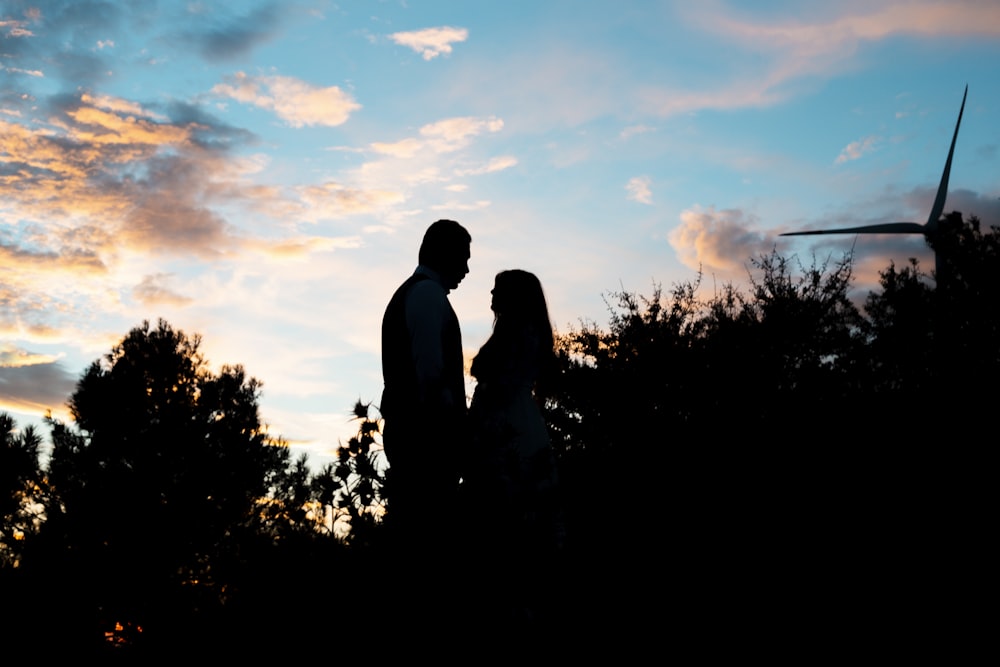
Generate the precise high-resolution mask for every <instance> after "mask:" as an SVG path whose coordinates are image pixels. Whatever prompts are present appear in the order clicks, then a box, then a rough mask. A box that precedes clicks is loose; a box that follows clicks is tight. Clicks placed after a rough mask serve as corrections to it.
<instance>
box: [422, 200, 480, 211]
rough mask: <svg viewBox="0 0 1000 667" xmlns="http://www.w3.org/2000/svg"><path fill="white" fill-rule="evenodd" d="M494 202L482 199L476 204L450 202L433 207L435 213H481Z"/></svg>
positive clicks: (475, 202)
mask: <svg viewBox="0 0 1000 667" xmlns="http://www.w3.org/2000/svg"><path fill="white" fill-rule="evenodd" d="M492 203H493V202H491V201H489V200H488V199H480V200H479V201H474V202H460V201H449V202H445V203H443V204H435V205H434V206H431V210H433V211H481V210H483V209H484V208H489V207H490V206H491V205H492Z"/></svg>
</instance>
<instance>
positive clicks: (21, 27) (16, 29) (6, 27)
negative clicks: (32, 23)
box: [0, 19, 34, 37]
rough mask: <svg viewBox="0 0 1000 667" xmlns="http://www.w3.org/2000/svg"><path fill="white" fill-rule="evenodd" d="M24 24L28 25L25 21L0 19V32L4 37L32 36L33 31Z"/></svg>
mask: <svg viewBox="0 0 1000 667" xmlns="http://www.w3.org/2000/svg"><path fill="white" fill-rule="evenodd" d="M26 25H28V22H27V21H18V20H16V19H0V32H2V33H3V35H4V36H5V37H34V33H32V32H31V30H29V29H28V28H26V27H25V26H26Z"/></svg>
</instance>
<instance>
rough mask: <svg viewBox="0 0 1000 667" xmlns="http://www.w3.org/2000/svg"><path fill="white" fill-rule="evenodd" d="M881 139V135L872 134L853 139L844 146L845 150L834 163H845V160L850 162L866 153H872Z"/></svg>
mask: <svg viewBox="0 0 1000 667" xmlns="http://www.w3.org/2000/svg"><path fill="white" fill-rule="evenodd" d="M881 140H882V138H881V137H877V136H870V137H865V138H864V139H859V140H857V141H852V142H851V143H849V144H847V146H845V147H844V150H842V151H841V152H840V155H838V156H837V159H836V160H834V161H833V163H834V164H843V163H845V162H850V161H851V160H857V159H858V158H859V157H861V156H862V155H864V154H865V153H870V152H872V151H873V150H875V145H876V144H877V143H879V142H880V141H881Z"/></svg>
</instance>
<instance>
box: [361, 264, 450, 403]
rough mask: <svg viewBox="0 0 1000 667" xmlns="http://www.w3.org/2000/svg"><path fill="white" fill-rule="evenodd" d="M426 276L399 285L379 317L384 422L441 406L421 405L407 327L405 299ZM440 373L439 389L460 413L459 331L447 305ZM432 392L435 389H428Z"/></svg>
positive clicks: (442, 329)
mask: <svg viewBox="0 0 1000 667" xmlns="http://www.w3.org/2000/svg"><path fill="white" fill-rule="evenodd" d="M429 279H430V278H429V277H428V276H426V275H423V274H419V273H416V274H414V275H412V276H410V277H409V278H408V279H407V280H406V282H404V283H403V284H402V285H400V287H399V289H397V290H396V292H395V294H393V295H392V299H390V300H389V305H388V306H386V309H385V315H384V316H383V317H382V378H383V380H384V382H385V388H384V390H383V392H382V404H381V405H380V406H379V411H380V412H381V413H382V416H383V417H385V418H386V419H392V418H394V417H399V416H405V415H407V414H411V415H415V414H418V413H420V412H421V411H422V410H426V409H432V410H433V409H436V408H439V407H440V406H435V405H421V403H420V385H419V383H418V381H417V367H416V363H415V361H414V359H413V345H412V342H411V336H410V331H409V329H408V328H407V326H406V300H407V298H408V297H409V293H410V289H411V288H412V287H413V286H414V285H416V284H417V283H418V282H420V281H421V280H429ZM441 358H442V363H443V368H442V370H441V380H440V381H441V384H440V389H444V388H447V389H449V390H450V391H451V393H452V396H454V398H455V401H456V402H457V406H456V407H458V408H459V409H460V410H461V411H462V412H464V408H465V377H464V362H463V358H462V331H461V329H460V328H459V325H458V317H457V316H456V315H455V311H454V310H453V309H452V308H451V304H449V305H448V312H447V313H446V314H445V322H444V323H443V324H442V327H441ZM431 389H432V390H434V389H435V388H433V387H432V388H431Z"/></svg>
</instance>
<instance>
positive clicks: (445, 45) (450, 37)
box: [389, 26, 469, 60]
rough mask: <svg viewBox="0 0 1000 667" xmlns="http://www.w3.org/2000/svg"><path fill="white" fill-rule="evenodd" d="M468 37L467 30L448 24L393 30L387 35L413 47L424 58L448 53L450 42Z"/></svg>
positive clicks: (430, 58) (461, 40)
mask: <svg viewBox="0 0 1000 667" xmlns="http://www.w3.org/2000/svg"><path fill="white" fill-rule="evenodd" d="M468 38H469V31H468V30H466V29H465V28H452V27H450V26H443V27H440V28H426V29H424V30H414V31H411V32H395V33H393V34H391V35H389V39H391V40H392V41H393V42H395V43H396V44H399V45H400V46H406V47H408V48H411V49H413V50H414V51H416V52H417V53H419V54H420V55H421V56H423V59H424V60H433V59H434V58H437V57H438V56H440V55H442V54H444V55H448V54H450V53H451V51H452V47H451V45H452V44H455V43H458V42H464V41H465V40H466V39H468Z"/></svg>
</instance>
